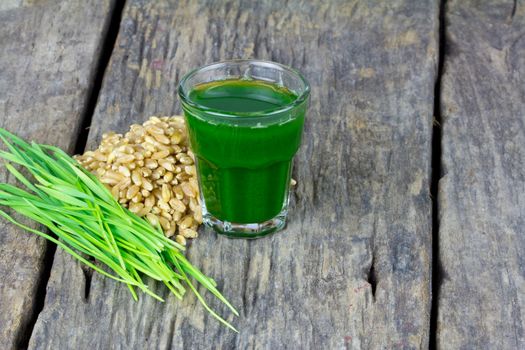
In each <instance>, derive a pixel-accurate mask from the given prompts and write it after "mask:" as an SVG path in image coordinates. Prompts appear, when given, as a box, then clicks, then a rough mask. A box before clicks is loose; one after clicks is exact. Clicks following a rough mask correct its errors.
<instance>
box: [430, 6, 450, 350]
mask: <svg viewBox="0 0 525 350" xmlns="http://www.w3.org/2000/svg"><path fill="white" fill-rule="evenodd" d="M445 11H446V0H441V2H440V5H439V54H438V64H437V75H436V83H435V86H434V120H433V127H432V160H431V162H432V164H431V166H432V174H431V185H430V196H431V197H432V287H431V288H432V293H431V297H432V303H431V307H430V332H429V337H430V339H429V348H430V349H436V348H437V344H436V341H437V317H438V309H439V291H440V287H441V283H442V280H443V279H442V273H441V263H440V260H439V215H438V210H439V208H438V190H439V180H440V178H441V176H442V174H441V140H442V134H441V132H442V131H441V77H442V75H443V63H444V59H445V50H446V37H445V25H446V23H445Z"/></svg>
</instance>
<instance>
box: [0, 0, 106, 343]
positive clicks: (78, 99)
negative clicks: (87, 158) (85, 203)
mask: <svg viewBox="0 0 525 350" xmlns="http://www.w3.org/2000/svg"><path fill="white" fill-rule="evenodd" d="M112 3H113V1H112V0H105V1H65V2H64V1H58V0H57V1H40V2H38V1H37V2H33V1H25V2H24V1H2V2H1V3H0V23H1V26H0V126H1V127H4V128H7V129H9V130H11V131H13V132H16V133H17V134H19V135H21V136H24V137H27V138H29V139H33V140H37V141H40V142H46V143H51V144H56V145H58V146H60V147H62V148H64V149H66V150H69V151H73V148H74V145H75V141H76V136H77V134H78V131H79V126H80V121H81V117H82V113H83V110H84V107H85V105H86V102H87V97H88V93H89V89H90V86H91V84H92V82H93V78H94V71H95V67H96V64H97V62H98V56H99V51H100V47H101V41H102V39H103V36H104V32H105V29H106V27H107V20H108V18H109V15H110V12H111V11H110V10H111V6H110V5H111V4H112ZM7 178H8V176H7V174H6V172H5V171H4V169H1V170H0V181H1V182H4V181H5V180H6V179H7ZM0 231H1V234H0V280H1V281H2V282H1V283H0V347H1V348H2V349H11V348H15V347H17V346H18V344H20V342H23V341H24V340H23V339H22V338H23V337H24V336H25V332H26V331H27V327H28V322H29V321H30V318H31V315H32V313H33V307H34V304H33V302H34V296H35V293H36V288H37V286H38V283H39V279H40V275H41V273H42V269H43V262H42V259H43V256H44V251H45V246H46V245H45V242H44V241H43V240H41V239H38V238H36V236H33V235H30V234H27V233H25V232H22V231H21V230H19V229H17V228H15V227H14V226H13V225H10V224H8V223H6V222H5V221H4V220H2V221H1V222H0Z"/></svg>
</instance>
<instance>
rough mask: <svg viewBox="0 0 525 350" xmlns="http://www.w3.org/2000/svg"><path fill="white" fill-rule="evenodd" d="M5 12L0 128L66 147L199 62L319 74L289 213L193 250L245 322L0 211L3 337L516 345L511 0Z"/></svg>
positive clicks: (521, 107)
mask: <svg viewBox="0 0 525 350" xmlns="http://www.w3.org/2000/svg"><path fill="white" fill-rule="evenodd" d="M0 24H1V26H0V50H1V51H0V126H2V127H6V128H8V129H10V130H11V131H14V132H16V133H18V134H20V135H21V136H24V137H26V138H29V139H34V140H37V141H39V142H45V143H51V144H55V145H58V146H60V147H62V148H64V149H66V150H67V151H69V152H71V153H74V152H82V151H83V150H84V149H85V148H86V149H92V148H94V147H95V146H96V144H97V142H98V141H99V140H100V138H101V135H102V133H103V132H105V131H107V130H117V131H121V132H122V131H125V130H126V129H127V127H128V125H129V124H131V123H133V122H142V121H144V120H145V118H147V117H148V116H150V115H172V114H179V113H180V112H181V111H180V104H179V101H178V98H177V95H176V87H177V83H178V80H179V79H180V77H181V76H182V75H183V74H185V73H186V72H188V71H189V70H190V69H192V68H194V67H197V66H200V65H202V64H205V63H209V62H213V61H218V60H223V59H229V58H252V57H254V58H261V59H269V60H273V61H277V62H281V63H284V64H287V65H291V66H293V67H295V68H297V69H299V70H300V71H302V72H303V73H304V74H305V75H306V77H307V78H308V79H309V80H310V82H311V85H312V96H311V97H312V98H311V104H310V108H309V112H308V120H307V123H306V126H305V133H304V140H303V145H302V147H301V149H300V151H299V154H298V155H297V158H296V162H295V170H294V171H295V173H294V177H295V178H296V179H298V186H297V187H296V189H295V190H294V192H293V196H292V211H291V216H290V221H289V224H288V227H287V229H286V230H285V231H284V232H282V233H279V234H276V235H273V236H271V237H268V238H264V239H259V240H255V241H246V240H228V239H226V238H223V237H218V236H217V235H216V234H214V233H213V232H211V231H210V230H209V229H204V228H203V229H202V230H201V235H200V237H199V238H198V239H197V240H196V241H195V242H194V243H193V244H192V245H191V248H190V249H189V250H188V256H189V258H190V260H191V261H193V262H195V263H196V264H197V265H198V266H200V267H201V268H202V269H203V271H204V272H205V273H207V274H209V275H210V276H213V277H214V278H215V279H216V280H217V281H218V283H219V287H220V289H221V290H223V291H224V294H225V295H226V297H227V298H229V300H230V301H231V302H232V303H233V304H234V305H235V306H237V307H238V309H239V311H240V317H238V318H235V319H234V318H232V317H229V318H228V320H230V321H231V322H233V323H234V324H235V325H236V326H237V327H238V328H239V330H240V333H239V334H236V333H233V332H231V331H229V330H228V329H226V328H225V327H222V326H221V325H220V324H219V323H218V322H216V320H214V319H213V318H211V317H210V316H209V315H208V314H207V313H206V312H205V311H204V310H203V308H202V307H201V306H200V305H199V303H198V301H197V300H196V299H195V297H193V296H191V295H188V296H187V297H186V298H185V299H184V300H183V301H182V302H179V301H178V300H176V299H175V298H173V297H171V296H169V295H168V292H167V291H166V290H165V288H163V287H162V286H161V285H156V284H154V283H153V282H151V281H150V285H151V287H152V288H153V289H154V290H155V292H157V293H160V294H161V295H163V296H164V297H166V298H167V301H166V303H160V302H157V301H155V300H154V299H152V298H149V297H147V296H142V297H141V298H140V300H139V301H138V302H134V301H133V299H132V298H131V297H130V295H129V292H128V290H127V288H126V287H125V286H122V285H120V284H118V283H114V282H113V281H111V280H109V279H106V278H103V277H101V276H99V275H97V274H92V273H91V271H90V270H89V269H86V268H84V267H83V266H81V265H80V264H79V263H77V262H76V261H74V260H73V259H72V258H71V257H70V256H68V255H66V254H65V253H63V252H62V251H61V250H56V251H55V248H54V247H53V246H51V245H48V244H47V243H46V242H44V241H43V240H41V239H37V238H36V237H34V236H32V235H30V234H27V233H25V232H22V231H21V230H19V229H17V228H15V227H13V226H12V225H10V224H8V223H6V222H4V221H0V231H1V234H0V281H1V284H0V348H2V349H12V348H25V347H29V348H35V349H166V348H174V349H183V348H184V349H201V348H203V349H204V348H212V349H221V348H222V349H229V348H239V349H245V348H255V349H345V348H346V349H426V348H428V347H429V346H430V347H431V348H440V349H459V348H461V349H482V348H483V349H524V348H525V335H524V328H525V314H524V312H525V311H523V310H525V3H524V2H523V1H516V0H515V1H503V0H498V1H485V2H483V1H474V0H469V1H465V0H455V1H448V2H447V3H446V4H440V3H439V2H438V1H430V0H429V1H420V0H393V1H379V0H377V1H376V0H371V1H344V0H334V1H325V2H321V1H319V2H310V1H300V0H289V1H285V2H281V1H273V2H272V1H257V2H249V1H211V0H209V1H204V0H198V1H189V0H188V1H175V0H173V1H168V0H162V1H146V0H128V1H127V2H126V3H125V4H124V3H123V2H121V1H117V0H71V1H60V0H42V1H25V0H5V1H2V2H1V3H0ZM117 31H118V36H116V33H117ZM113 33H115V35H113ZM88 127H89V129H88ZM86 139H87V145H86ZM6 180H7V181H11V179H8V176H7V174H6V172H5V171H4V170H1V171H0V181H2V182H3V181H6ZM208 300H211V298H208ZM211 304H212V306H213V307H216V308H218V310H219V311H220V312H221V313H222V314H226V315H227V314H228V313H227V312H226V309H225V308H224V307H223V306H222V305H220V304H219V303H217V302H215V301H212V302H211Z"/></svg>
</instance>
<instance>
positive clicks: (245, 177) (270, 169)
mask: <svg viewBox="0 0 525 350" xmlns="http://www.w3.org/2000/svg"><path fill="white" fill-rule="evenodd" d="M296 98H297V96H296V95H294V94H293V93H292V92H290V91H289V90H287V89H285V88H282V87H278V86H277V85H274V84H270V83H266V82H262V81H257V80H223V81H215V82H212V83H205V84H200V85H197V86H196V87H195V88H194V89H193V90H192V91H191V92H190V94H189V99H190V100H191V101H193V102H194V103H196V104H198V105H199V106H204V107H205V108H203V110H205V109H207V108H209V109H214V110H219V111H222V113H223V114H224V113H231V114H232V115H231V118H239V119H240V118H251V117H243V116H236V115H235V113H239V112H257V113H258V114H259V113H260V115H261V116H262V117H261V118H260V119H259V120H257V121H254V123H248V125H247V124H243V123H239V124H238V125H232V123H230V122H218V121H217V120H213V121H210V120H207V118H206V112H203V111H202V110H199V111H198V112H194V111H192V110H191V109H189V108H185V114H186V119H187V122H188V129H189V135H190V143H191V146H192V149H193V152H194V153H195V156H196V158H197V168H198V172H199V181H200V184H201V190H202V195H203V197H204V201H205V204H206V208H207V210H208V212H209V213H210V214H212V215H213V216H215V217H216V218H218V219H220V220H224V221H229V222H234V223H260V222H263V221H266V220H269V219H272V218H273V217H275V216H276V215H277V214H279V212H280V211H281V210H282V209H283V204H285V201H286V200H287V196H288V188H289V181H290V173H291V167H292V158H293V156H294V155H295V153H296V152H297V150H298V148H299V145H300V142H301V133H302V128H303V123H304V108H305V107H304V106H299V107H298V108H295V109H294V110H292V111H289V112H284V113H288V114H290V113H292V112H293V113H294V116H293V118H292V117H290V115H288V116H286V115H284V114H283V118H280V119H279V120H280V121H278V122H273V123H272V122H270V123H269V122H268V121H266V120H265V118H272V117H264V116H265V114H267V112H268V111H271V110H275V109H276V108H279V107H282V106H285V105H289V104H290V103H291V102H293V101H294V100H296ZM197 114H199V115H200V116H199V115H197ZM228 118H230V117H228ZM233 124H235V123H233Z"/></svg>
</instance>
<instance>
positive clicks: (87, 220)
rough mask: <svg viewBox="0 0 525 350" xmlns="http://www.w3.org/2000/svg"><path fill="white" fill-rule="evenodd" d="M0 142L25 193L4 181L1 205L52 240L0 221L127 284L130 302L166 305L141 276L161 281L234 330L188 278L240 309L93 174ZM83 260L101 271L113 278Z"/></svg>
mask: <svg viewBox="0 0 525 350" xmlns="http://www.w3.org/2000/svg"><path fill="white" fill-rule="evenodd" d="M0 139H1V140H2V141H3V142H4V143H5V145H6V146H7V149H8V151H0V157H1V158H4V159H5V160H7V161H8V162H6V163H5V167H6V168H7V170H8V171H9V172H10V173H11V174H13V176H15V177H16V178H17V179H18V180H19V181H20V182H21V183H22V184H23V185H24V186H25V187H26V188H27V190H28V191H25V190H23V189H21V188H18V187H15V186H13V185H10V184H5V183H1V184H0V205H3V206H6V207H10V208H12V209H13V210H15V211H16V212H18V213H20V214H21V215H23V216H26V217H28V218H30V219H33V220H34V221H36V222H38V223H40V224H42V225H44V226H46V227H47V228H49V230H51V231H52V232H53V233H54V234H55V235H56V237H57V238H55V237H53V236H52V235H49V234H47V233H45V232H42V231H38V230H35V229H33V228H31V227H28V226H26V225H24V224H22V223H20V222H18V221H16V220H15V219H14V218H13V217H12V216H11V215H9V214H8V213H6V212H5V211H3V210H0V215H1V216H3V217H4V218H5V219H7V220H9V221H10V222H12V223H13V224H15V225H18V226H20V227H22V228H23V229H25V230H27V231H30V232H32V233H35V234H37V235H39V236H42V237H44V238H46V239H48V240H49V241H51V242H54V243H56V244H57V245H58V246H60V247H61V248H63V249H64V250H65V251H66V252H68V253H69V254H71V255H72V256H73V257H75V258H76V259H78V260H80V261H81V262H83V263H84V264H86V265H87V266H89V267H91V268H92V269H94V270H95V271H97V272H99V273H101V274H103V275H105V276H107V277H110V278H112V279H114V280H117V281H119V282H123V283H125V284H126V285H127V286H128V288H129V290H130V291H131V294H132V295H133V298H134V299H135V300H136V299H137V295H136V293H135V288H138V289H140V290H142V291H143V292H144V293H146V294H149V295H151V296H152V297H154V298H156V299H158V300H160V301H163V300H162V298H161V297H160V296H158V295H157V294H155V293H154V292H152V291H151V290H150V289H149V288H148V286H147V285H146V284H145V283H144V282H143V281H142V278H141V275H146V276H149V277H151V278H153V279H155V280H157V281H162V282H163V283H164V284H165V285H166V286H167V287H168V288H169V289H170V291H171V292H172V293H173V294H174V295H175V296H176V297H177V298H179V299H182V296H183V295H184V292H185V288H184V286H183V284H182V283H181V282H184V283H185V284H186V285H187V286H188V287H189V288H190V289H191V290H192V291H193V292H194V293H195V295H196V297H197V298H198V300H199V301H200V302H201V303H202V305H203V306H204V307H205V308H206V310H208V311H209V312H210V313H211V314H212V315H213V316H214V317H215V318H217V319H218V320H219V321H220V322H222V323H223V324H225V325H226V326H228V327H229V328H231V329H233V330H235V328H233V326H232V325H230V324H229V323H228V322H227V321H225V320H224V319H223V318H221V317H220V316H219V315H218V314H217V313H215V312H214V311H213V310H212V309H210V307H209V306H208V305H207V304H206V302H205V301H204V299H203V298H202V296H201V295H200V294H199V292H198V291H197V289H196V288H195V286H194V285H193V284H192V282H191V281H190V278H189V277H193V278H194V279H195V280H196V281H198V282H199V283H200V284H202V285H203V286H204V287H206V288H207V289H208V290H209V291H210V292H212V293H213V294H214V295H215V296H216V297H217V298H218V299H219V300H221V301H222V302H223V303H224V304H226V305H227V306H228V307H229V308H230V309H231V310H232V312H233V313H234V314H235V315H238V313H237V311H236V310H235V309H234V308H233V306H232V305H231V304H230V303H229V302H228V301H227V300H226V299H225V298H224V297H223V296H222V295H221V293H220V292H219V291H218V290H217V289H216V283H215V281H213V280H212V279H211V278H209V277H207V276H206V275H204V274H203V273H202V272H201V271H199V270H198V269H197V268H195V267H194V266H192V265H191V263H190V262H189V261H188V260H187V259H186V258H185V256H184V254H183V253H182V251H183V250H184V247H183V246H181V245H180V244H178V243H176V242H174V241H172V240H170V239H169V238H167V237H165V236H164V234H163V233H162V230H161V228H160V227H154V226H152V225H151V224H150V223H149V222H148V221H146V220H144V219H142V218H140V217H138V216H137V215H135V214H133V213H132V212H130V211H129V210H127V209H125V208H123V207H122V206H121V205H120V204H119V203H118V202H117V201H116V200H115V199H114V198H113V196H112V195H111V193H110V192H109V190H108V189H107V188H106V187H104V185H103V184H102V183H101V182H100V181H99V180H98V179H97V178H96V177H95V176H94V175H92V174H91V173H89V172H88V171H87V170H85V169H83V168H82V167H81V166H80V165H79V164H78V163H77V161H76V160H74V159H73V158H71V157H70V156H68V155H67V154H66V153H65V152H64V151H62V150H61V149H59V148H57V147H53V146H49V145H41V144H36V143H34V142H33V143H31V144H29V143H27V142H25V141H24V140H22V139H21V138H19V137H17V136H15V135H13V134H11V133H9V132H8V131H6V130H4V129H2V128H0ZM9 162H11V163H16V164H18V165H20V166H22V167H23V168H25V169H26V170H27V171H28V172H29V173H30V174H31V175H32V177H33V178H34V179H35V181H36V182H34V183H32V182H31V181H29V180H28V179H27V178H26V177H25V176H24V175H22V173H21V172H20V171H18V170H17V169H16V168H15V167H13V165H11V164H10V163H9ZM83 254H84V255H83ZM85 256H87V257H91V258H94V259H96V261H97V262H98V263H100V264H104V265H106V266H107V267H108V268H109V269H110V270H112V271H113V272H114V274H113V273H110V272H107V271H106V270H105V269H102V268H101V267H99V266H97V265H96V264H94V263H93V262H91V261H90V259H89V258H86V257H85ZM235 331H236V330H235Z"/></svg>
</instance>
